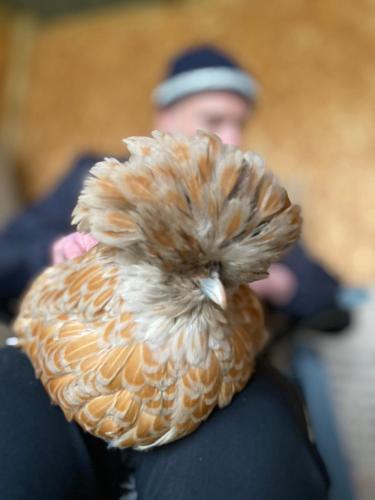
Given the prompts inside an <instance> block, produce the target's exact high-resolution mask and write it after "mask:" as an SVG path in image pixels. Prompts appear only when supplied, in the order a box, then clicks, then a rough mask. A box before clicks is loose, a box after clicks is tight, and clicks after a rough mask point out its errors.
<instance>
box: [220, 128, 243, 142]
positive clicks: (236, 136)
mask: <svg viewBox="0 0 375 500" xmlns="http://www.w3.org/2000/svg"><path fill="white" fill-rule="evenodd" d="M217 135H218V136H219V137H220V139H221V140H222V141H223V142H224V144H233V145H234V146H239V145H240V144H241V142H242V131H241V130H240V128H239V127H236V126H233V125H232V126H226V127H222V128H221V129H220V130H219V131H218V132H217Z"/></svg>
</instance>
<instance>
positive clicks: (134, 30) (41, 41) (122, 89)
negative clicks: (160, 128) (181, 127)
mask: <svg viewBox="0 0 375 500" xmlns="http://www.w3.org/2000/svg"><path fill="white" fill-rule="evenodd" d="M206 42H210V43H213V44H216V45H218V46H219V47H221V48H223V49H225V50H227V51H228V52H230V53H232V54H234V55H235V56H236V58H238V60H239V61H240V62H241V63H242V65H243V66H244V68H246V69H248V70H251V71H252V72H253V74H255V75H256V77H257V78H258V79H259V81H260V82H261V85H262V92H261V97H260V102H259V105H258V106H257V109H256V112H255V115H254V117H253V119H252V120H251V123H250V125H249V127H248V129H247V130H246V135H245V138H246V140H245V145H246V147H248V148H249V149H252V150H255V151H257V152H258V153H260V154H261V155H262V156H264V157H265V158H266V160H267V163H268V165H269V166H270V167H271V168H272V169H273V170H274V171H275V172H277V173H278V174H279V176H280V177H281V178H282V179H283V180H284V182H286V184H287V185H288V186H289V190H290V192H291V197H292V198H293V200H294V201H297V202H298V203H300V204H301V205H302V207H303V214H304V221H305V224H304V238H305V242H306V245H307V247H308V249H309V250H310V252H311V253H312V255H314V256H315V257H316V258H317V259H318V260H319V261H320V262H322V263H323V264H324V265H325V266H326V268H327V269H328V270H330V271H331V272H333V273H335V274H337V275H338V276H339V277H340V278H341V280H342V282H343V283H344V284H345V285H346V286H347V287H348V290H349V291H350V293H349V294H347V295H346V298H345V300H346V301H349V302H350V305H351V307H352V308H353V311H354V319H353V322H352V325H351V326H350V328H349V329H348V331H346V332H344V334H342V335H340V337H339V338H338V337H327V336H315V337H314V346H315V347H316V349H318V351H319V353H320V356H321V359H322V360H323V361H324V365H325V369H326V370H327V373H328V374H329V381H330V382H329V385H330V390H331V393H332V401H333V411H334V414H335V416H336V419H337V426H338V429H339V434H340V436H341V438H342V446H343V450H344V454H345V456H346V458H347V460H348V463H349V466H350V474H351V476H352V478H353V482H354V485H355V491H356V495H357V497H358V499H361V500H370V499H374V498H375V493H373V491H375V479H374V477H373V476H374V472H375V394H374V393H375V390H374V387H375V364H374V362H375V339H374V334H373V324H374V322H375V308H374V305H375V299H374V284H375V257H374V247H375V204H374V201H373V200H374V197H375V166H374V158H375V140H374V128H375V127H374V110H375V58H374V54H375V0H359V1H355V0H349V1H346V2H341V1H340V0H315V1H314V2H311V1H309V0H284V1H283V2H282V3H280V2H279V1H277V0H269V1H268V2H263V1H261V0H252V1H250V0H200V1H192V0H185V1H178V0H175V1H164V2H162V1H159V2H156V1H146V0H144V1H134V0H133V1H120V0H118V1H112V2H111V1H105V0H65V1H64V0H60V1H52V2H51V1H48V0H8V1H5V2H4V0H2V3H1V4H0V172H1V183H0V225H3V224H5V223H6V222H7V221H8V220H9V219H10V218H11V216H12V215H14V214H16V213H17V211H19V210H20V209H21V208H22V207H24V206H25V205H27V204H30V203H32V202H33V201H35V200H37V199H38V198H39V197H41V196H43V195H44V194H45V193H47V192H48V191H49V190H50V189H51V188H52V187H53V186H54V185H55V184H56V183H57V182H58V181H59V179H61V177H62V176H63V175H64V173H66V172H67V170H68V168H69V167H70V166H71V164H72V162H73V161H74V159H75V158H76V156H77V154H78V153H82V152H90V153H91V152H92V153H98V154H102V155H103V156H104V155H108V154H110V155H115V156H116V155H118V156H121V155H123V154H124V147H123V145H122V143H121V139H122V138H123V137H126V136H128V135H139V134H149V132H150V123H151V121H152V107H151V105H150V94H151V92H152V90H153V88H154V87H155V84H156V83H157V82H159V81H160V80H161V78H162V76H163V75H162V70H163V68H164V67H165V64H166V61H168V60H169V58H170V57H171V56H172V55H174V54H175V53H176V52H177V51H178V50H180V49H183V48H185V47H186V46H188V45H191V44H194V43H206Z"/></svg>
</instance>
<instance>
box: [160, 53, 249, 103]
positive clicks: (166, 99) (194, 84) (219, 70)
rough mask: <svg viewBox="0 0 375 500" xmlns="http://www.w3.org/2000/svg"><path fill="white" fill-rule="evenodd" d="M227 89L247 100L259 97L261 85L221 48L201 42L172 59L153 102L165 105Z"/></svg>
mask: <svg viewBox="0 0 375 500" xmlns="http://www.w3.org/2000/svg"><path fill="white" fill-rule="evenodd" d="M215 90H226V91H229V92H234V93H236V94H238V95H240V96H241V97H243V98H244V99H245V100H247V101H249V102H250V101H251V102H254V101H255V100H256V97H257V94H258V91H259V87H258V84H257V82H256V80H255V78H254V77H252V76H251V75H249V74H248V73H247V72H245V71H244V70H243V69H242V68H241V67H240V66H239V65H238V64H237V62H236V61H235V60H234V59H233V58H231V57H230V56H228V55H227V54H225V53H223V52H222V51H220V50H218V49H216V48H214V47H211V46H208V45H201V46H197V47H193V48H190V49H188V50H186V51H184V52H183V53H181V54H178V55H177V56H176V57H175V58H173V59H172V61H171V62H170V64H169V65H168V68H167V74H166V77H165V79H164V80H163V81H162V82H161V84H160V85H158V87H157V88H156V89H155V90H154V92H153V96H152V97H153V101H154V104H155V105H156V106H157V107H159V108H165V107H167V106H170V105H171V104H173V103H175V102H176V101H178V100H180V99H183V98H184V97H187V96H189V95H193V94H198V93H200V92H207V91H215Z"/></svg>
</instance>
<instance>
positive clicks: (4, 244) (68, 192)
mask: <svg viewBox="0 0 375 500" xmlns="http://www.w3.org/2000/svg"><path fill="white" fill-rule="evenodd" d="M96 161H97V158H95V157H90V156H85V157H82V158H81V159H80V160H79V161H78V162H77V163H76V164H75V166H74V167H73V169H72V170H70V172H69V173H68V175H67V176H66V177H65V178H64V179H63V181H62V183H61V184H60V185H59V186H57V188H56V189H55V190H54V191H52V192H51V193H50V194H49V195H47V196H46V197H45V198H43V199H42V200H40V201H39V202H37V203H35V204H34V205H32V206H30V207H28V208H27V209H26V210H24V211H23V212H22V213H20V214H19V215H18V216H17V217H16V218H15V219H13V220H12V221H11V222H10V223H9V224H8V225H7V226H6V227H5V228H4V229H3V230H2V232H1V233H0V312H1V313H3V314H4V315H8V316H9V315H12V312H13V311H12V308H13V303H14V301H15V300H16V299H18V297H19V296H20V294H21V293H22V292H23V290H24V289H25V287H26V286H27V284H28V282H29V281H30V279H31V278H33V277H34V276H35V275H36V274H37V273H38V272H39V271H40V270H41V269H43V267H45V266H46V265H48V263H49V262H50V247H51V245H52V243H53V242H54V241H55V240H56V239H57V238H58V237H59V236H61V235H64V234H66V233H68V232H69V231H70V230H71V226H70V219H71V213H72V210H73V208H74V206H75V203H76V201H77V197H78V194H79V191H80V189H81V187H82V182H83V179H84V178H85V176H86V174H87V172H88V169H89V168H90V167H91V166H93V164H94V163H95V162H96Z"/></svg>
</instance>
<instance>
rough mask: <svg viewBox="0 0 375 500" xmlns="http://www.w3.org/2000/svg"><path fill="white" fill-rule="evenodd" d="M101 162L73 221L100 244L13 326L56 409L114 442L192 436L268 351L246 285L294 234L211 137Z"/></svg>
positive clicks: (279, 208)
mask: <svg viewBox="0 0 375 500" xmlns="http://www.w3.org/2000/svg"><path fill="white" fill-rule="evenodd" d="M124 142H125V143H126V145H127V147H128V150H129V152H130V157H129V159H128V161H126V162H123V163H122V162H119V161H117V160H115V159H112V158H106V159H105V160H104V161H102V162H99V163H97V164H96V165H95V166H94V167H93V168H92V169H91V170H90V174H89V176H88V178H87V179H86V181H85V185H84V188H83V190H82V192H81V194H80V196H79V199H78V203H77V206H76V208H75V210H74V212H73V223H74V224H77V227H78V230H79V231H81V232H84V233H89V234H90V235H92V237H93V238H95V240H97V241H98V243H97V244H96V245H95V246H93V247H92V248H91V249H89V250H88V251H87V252H86V253H84V254H83V255H80V256H79V257H77V258H75V259H72V260H69V261H66V262H62V263H60V264H58V265H54V266H51V267H49V268H47V269H46V270H45V271H44V272H43V273H42V274H41V275H40V276H39V277H37V279H36V280H35V281H34V283H33V284H32V285H31V287H30V289H29V290H28V292H27V293H26V295H25V297H24V299H23V302H22V304H21V309H20V313H19V315H18V318H17V319H16V322H15V331H16V333H17V336H18V339H19V345H20V346H21V348H22V349H23V350H24V351H25V352H26V353H27V355H28V356H29V358H30V360H31V362H32V364H33V366H34V368H35V371H36V374H37V376H38V377H39V378H40V379H41V381H42V383H43V385H44V387H45V388H46V390H47V392H48V393H49V395H50V397H51V399H52V401H53V402H54V403H56V404H58V405H59V406H60V407H61V409H62V410H63V412H64V414H65V416H66V417H67V419H69V420H74V421H76V422H78V424H80V425H81V426H82V427H83V428H84V429H85V430H86V431H88V432H90V433H92V434H94V435H96V436H99V437H101V438H103V439H105V440H106V441H107V442H109V443H110V445H111V446H116V447H134V448H137V449H145V448H149V447H152V446H158V445H162V444H165V443H168V442H170V441H173V440H176V439H179V438H181V437H183V436H186V435H187V434H189V433H191V432H193V431H194V430H195V429H196V428H197V427H198V426H199V424H200V423H201V422H202V421H204V420H205V419H207V417H208V416H209V414H210V413H211V412H212V410H213V409H214V408H215V407H216V406H219V407H224V406H226V405H227V404H229V403H230V401H231V399H232V397H233V395H234V394H235V393H236V392H238V391H240V390H241V389H242V388H243V387H244V386H245V385H246V383H247V382H248V380H249V379H250V377H251V374H252V373H253V371H254V364H255V357H256V355H257V354H258V353H259V351H260V350H261V349H262V347H263V346H264V344H265V341H266V337H267V336H266V332H265V328H264V324H263V315H262V309H261V306H260V304H259V302H258V300H257V298H256V296H255V294H254V293H253V292H252V291H251V290H250V288H249V287H248V286H247V284H248V283H250V282H252V281H255V280H259V279H261V278H263V277H265V276H266V275H267V269H268V267H269V266H270V264H271V263H272V262H275V261H277V260H278V259H279V258H280V256H281V255H282V254H283V253H284V252H285V251H286V250H287V248H288V247H290V245H291V244H292V243H293V242H294V241H295V240H296V239H297V238H298V236H299V233H300V226H301V218H300V211H299V208H298V207H297V206H296V205H293V204H291V202H290V201H289V198H288V196H287V193H286V191H285V189H283V188H282V187H281V186H280V185H279V183H278V181H277V180H276V178H275V177H274V176H273V174H272V173H270V172H267V171H266V170H265V169H264V166H263V162H262V160H261V159H260V157H259V156H257V155H256V154H254V153H251V152H245V153H243V152H241V151H240V150H239V149H237V148H236V147H234V146H229V145H223V144H222V143H221V141H220V139H219V138H218V137H216V136H215V135H211V134H208V133H205V132H197V134H196V135H195V136H193V137H185V136H181V135H170V134H164V133H161V132H158V131H155V132H153V134H152V137H132V138H129V139H126V140H125V141H124Z"/></svg>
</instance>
